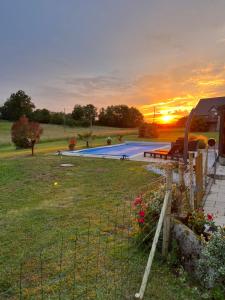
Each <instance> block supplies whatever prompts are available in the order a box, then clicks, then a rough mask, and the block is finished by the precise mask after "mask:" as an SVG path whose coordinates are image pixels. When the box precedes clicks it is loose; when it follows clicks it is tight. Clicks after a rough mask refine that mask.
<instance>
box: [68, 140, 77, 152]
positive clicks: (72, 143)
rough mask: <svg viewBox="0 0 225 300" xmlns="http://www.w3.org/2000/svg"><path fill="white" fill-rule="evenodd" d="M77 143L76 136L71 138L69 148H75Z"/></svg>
mask: <svg viewBox="0 0 225 300" xmlns="http://www.w3.org/2000/svg"><path fill="white" fill-rule="evenodd" d="M76 144H77V140H76V138H75V137H73V138H71V139H70V141H69V150H74V148H75V146H76Z"/></svg>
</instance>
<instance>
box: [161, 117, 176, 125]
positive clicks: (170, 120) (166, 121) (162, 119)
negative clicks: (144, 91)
mask: <svg viewBox="0 0 225 300" xmlns="http://www.w3.org/2000/svg"><path fill="white" fill-rule="evenodd" d="M160 119H161V120H160V121H161V123H165V124H167V123H172V121H173V120H174V119H173V116H170V115H165V116H162V117H161V118H160Z"/></svg>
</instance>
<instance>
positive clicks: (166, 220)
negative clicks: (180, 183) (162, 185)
mask: <svg viewBox="0 0 225 300" xmlns="http://www.w3.org/2000/svg"><path fill="white" fill-rule="evenodd" d="M172 174H173V173H172V167H171V166H168V169H167V174H166V175H167V177H166V191H167V192H170V195H169V200H168V204H167V207H166V213H165V217H164V221H163V244H162V255H163V256H164V257H166V256H167V254H168V248H169V239H170V221H171V220H170V219H171V203H172V181H173V178H172V176H173V175H172Z"/></svg>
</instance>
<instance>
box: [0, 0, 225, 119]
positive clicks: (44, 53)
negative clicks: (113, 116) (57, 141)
mask: <svg viewBox="0 0 225 300" xmlns="http://www.w3.org/2000/svg"><path fill="white" fill-rule="evenodd" d="M0 41H1V43H0V104H2V103H3V102H4V101H5V100H6V98H7V97H9V95H10V94H11V93H12V92H15V91H17V90H18V89H23V90H25V91H26V92H27V93H28V94H29V95H30V96H31V97H32V100H33V101H34V102H35V104H36V106H37V107H39V108H42V107H46V108H48V109H50V110H55V111H63V109H64V108H65V109H66V111H67V112H70V111H71V110H72V108H73V106H74V105H75V104H88V103H93V104H95V105H96V106H97V107H99V108H100V107H102V106H106V105H111V104H127V105H133V106H136V107H137V108H139V109H140V110H141V112H142V113H143V114H144V115H145V117H146V119H148V120H152V114H153V110H154V107H155V110H156V113H157V116H158V119H159V120H162V115H166V116H167V117H166V118H167V119H168V121H170V120H169V119H172V118H174V117H175V118H177V117H179V116H181V115H185V114H187V112H188V111H189V110H190V109H191V108H192V106H193V105H195V104H196V102H197V101H198V100H199V98H203V97H211V96H212V97H213V96H225V1H224V0H154V1H153V0H138V1H137V0H63V1H62V0H36V1H35V0H33V1H32V0H1V1H0ZM168 115H169V116H170V117H168ZM164 117H165V116H164ZM166 118H164V119H165V120H166Z"/></svg>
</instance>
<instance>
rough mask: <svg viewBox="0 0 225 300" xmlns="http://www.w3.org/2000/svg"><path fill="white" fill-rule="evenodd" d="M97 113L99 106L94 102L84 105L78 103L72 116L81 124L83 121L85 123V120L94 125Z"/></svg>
mask: <svg viewBox="0 0 225 300" xmlns="http://www.w3.org/2000/svg"><path fill="white" fill-rule="evenodd" d="M97 115H98V113H97V108H96V107H95V106H94V105H93V104H87V105H84V106H82V105H79V104H77V105H75V106H74V109H73V111H72V118H73V119H74V120H75V121H76V122H77V124H80V125H81V126H82V124H83V123H84V124H85V122H86V123H87V122H88V123H89V124H90V125H92V124H93V123H94V122H95V119H96V117H97Z"/></svg>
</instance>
